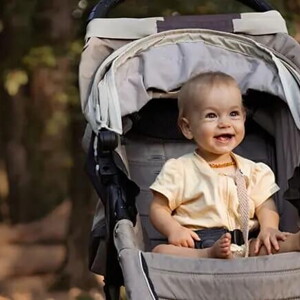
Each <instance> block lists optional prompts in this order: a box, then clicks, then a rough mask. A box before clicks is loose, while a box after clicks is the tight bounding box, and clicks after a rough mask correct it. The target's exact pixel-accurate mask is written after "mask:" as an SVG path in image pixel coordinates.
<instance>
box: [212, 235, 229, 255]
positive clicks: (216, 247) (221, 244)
mask: <svg viewBox="0 0 300 300" xmlns="http://www.w3.org/2000/svg"><path fill="white" fill-rule="evenodd" d="M230 245H231V235H230V233H228V232H227V233H225V234H223V235H222V236H221V237H220V238H219V239H218V240H217V241H216V242H215V243H214V244H213V246H211V247H210V248H208V256H209V257H211V258H225V259H226V258H232V257H233V255H232V252H231V250H230Z"/></svg>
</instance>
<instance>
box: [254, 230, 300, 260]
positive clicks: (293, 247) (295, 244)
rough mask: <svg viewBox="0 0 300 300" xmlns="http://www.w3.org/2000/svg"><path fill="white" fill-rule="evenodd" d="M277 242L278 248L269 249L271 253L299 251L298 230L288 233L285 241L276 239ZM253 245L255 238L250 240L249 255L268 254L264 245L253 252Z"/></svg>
mask: <svg viewBox="0 0 300 300" xmlns="http://www.w3.org/2000/svg"><path fill="white" fill-rule="evenodd" d="M278 244H279V250H278V251H276V250H275V249H274V248H273V247H272V250H271V252H272V254H277V253H285V252H293V251H300V231H298V232H297V233H294V234H291V235H288V236H287V238H286V240H285V241H278ZM254 245H255V239H253V240H251V242H250V247H249V254H250V256H258V255H268V252H267V249H266V247H264V246H262V247H261V248H260V250H259V252H258V254H255V253H254Z"/></svg>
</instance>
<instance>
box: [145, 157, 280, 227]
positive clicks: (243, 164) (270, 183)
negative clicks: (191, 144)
mask: <svg viewBox="0 0 300 300" xmlns="http://www.w3.org/2000/svg"><path fill="white" fill-rule="evenodd" d="M232 157H233V159H234V160H235V161H236V164H237V168H238V169H240V170H241V171H242V173H243V174H244V176H245V179H246V186H247V192H248V196H249V207H250V209H249V219H250V221H249V227H250V229H251V228H252V227H253V226H254V223H255V222H254V217H255V208H256V207H258V206H259V205H261V204H262V203H263V202H264V201H266V200H267V199H268V198H270V197H271V196H272V195H273V194H274V193H276V192H277V191H278V190H279V187H278V186H277V184H276V183H275V177H274V174H273V172H272V170H271V169H270V168H269V167H268V166H267V165H266V164H264V163H255V162H253V161H251V160H248V159H246V158H243V157H241V156H239V155H236V154H233V153H232ZM150 189H151V190H153V191H157V192H159V193H161V194H163V195H164V196H165V197H166V198H167V199H168V204H169V207H170V209H171V210H172V211H173V216H174V218H175V219H176V220H177V221H178V222H179V223H180V224H181V225H183V226H185V227H188V228H190V229H192V230H198V229H203V228H212V227H225V228H227V229H229V230H233V229H240V215H239V212H238V207H239V200H238V196H237V189H236V186H235V183H234V179H233V178H232V177H230V176H226V175H224V174H218V173H217V172H215V171H214V170H213V169H212V168H211V167H210V166H209V165H208V163H207V162H206V161H205V160H204V159H203V158H202V157H200V156H199V155H198V154H197V153H196V152H194V153H189V154H186V155H184V156H181V157H179V158H178V159H170V160H168V161H167V162H166V163H165V165H164V167H163V168H162V170H161V172H160V174H159V175H158V176H157V178H156V180H155V182H154V183H153V184H152V185H151V186H150Z"/></svg>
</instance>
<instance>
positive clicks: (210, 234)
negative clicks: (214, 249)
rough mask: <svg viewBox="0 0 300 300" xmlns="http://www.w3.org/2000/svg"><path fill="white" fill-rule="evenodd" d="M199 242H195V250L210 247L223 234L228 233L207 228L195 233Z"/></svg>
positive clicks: (225, 230) (222, 229) (220, 229)
mask: <svg viewBox="0 0 300 300" xmlns="http://www.w3.org/2000/svg"><path fill="white" fill-rule="evenodd" d="M195 232H196V233H197V234H198V236H199V237H200V239H201V241H195V248H196V249H204V248H209V247H211V246H212V245H213V244H214V243H215V242H216V241H217V240H218V239H219V238H220V237H221V236H222V235H223V234H224V233H226V232H229V231H228V230H227V229H225V228H209V229H201V230H196V231H195Z"/></svg>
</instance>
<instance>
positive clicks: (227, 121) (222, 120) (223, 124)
mask: <svg viewBox="0 0 300 300" xmlns="http://www.w3.org/2000/svg"><path fill="white" fill-rule="evenodd" d="M218 125H219V126H220V127H230V126H231V122H230V119H229V118H227V117H222V118H219V122H218Z"/></svg>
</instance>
